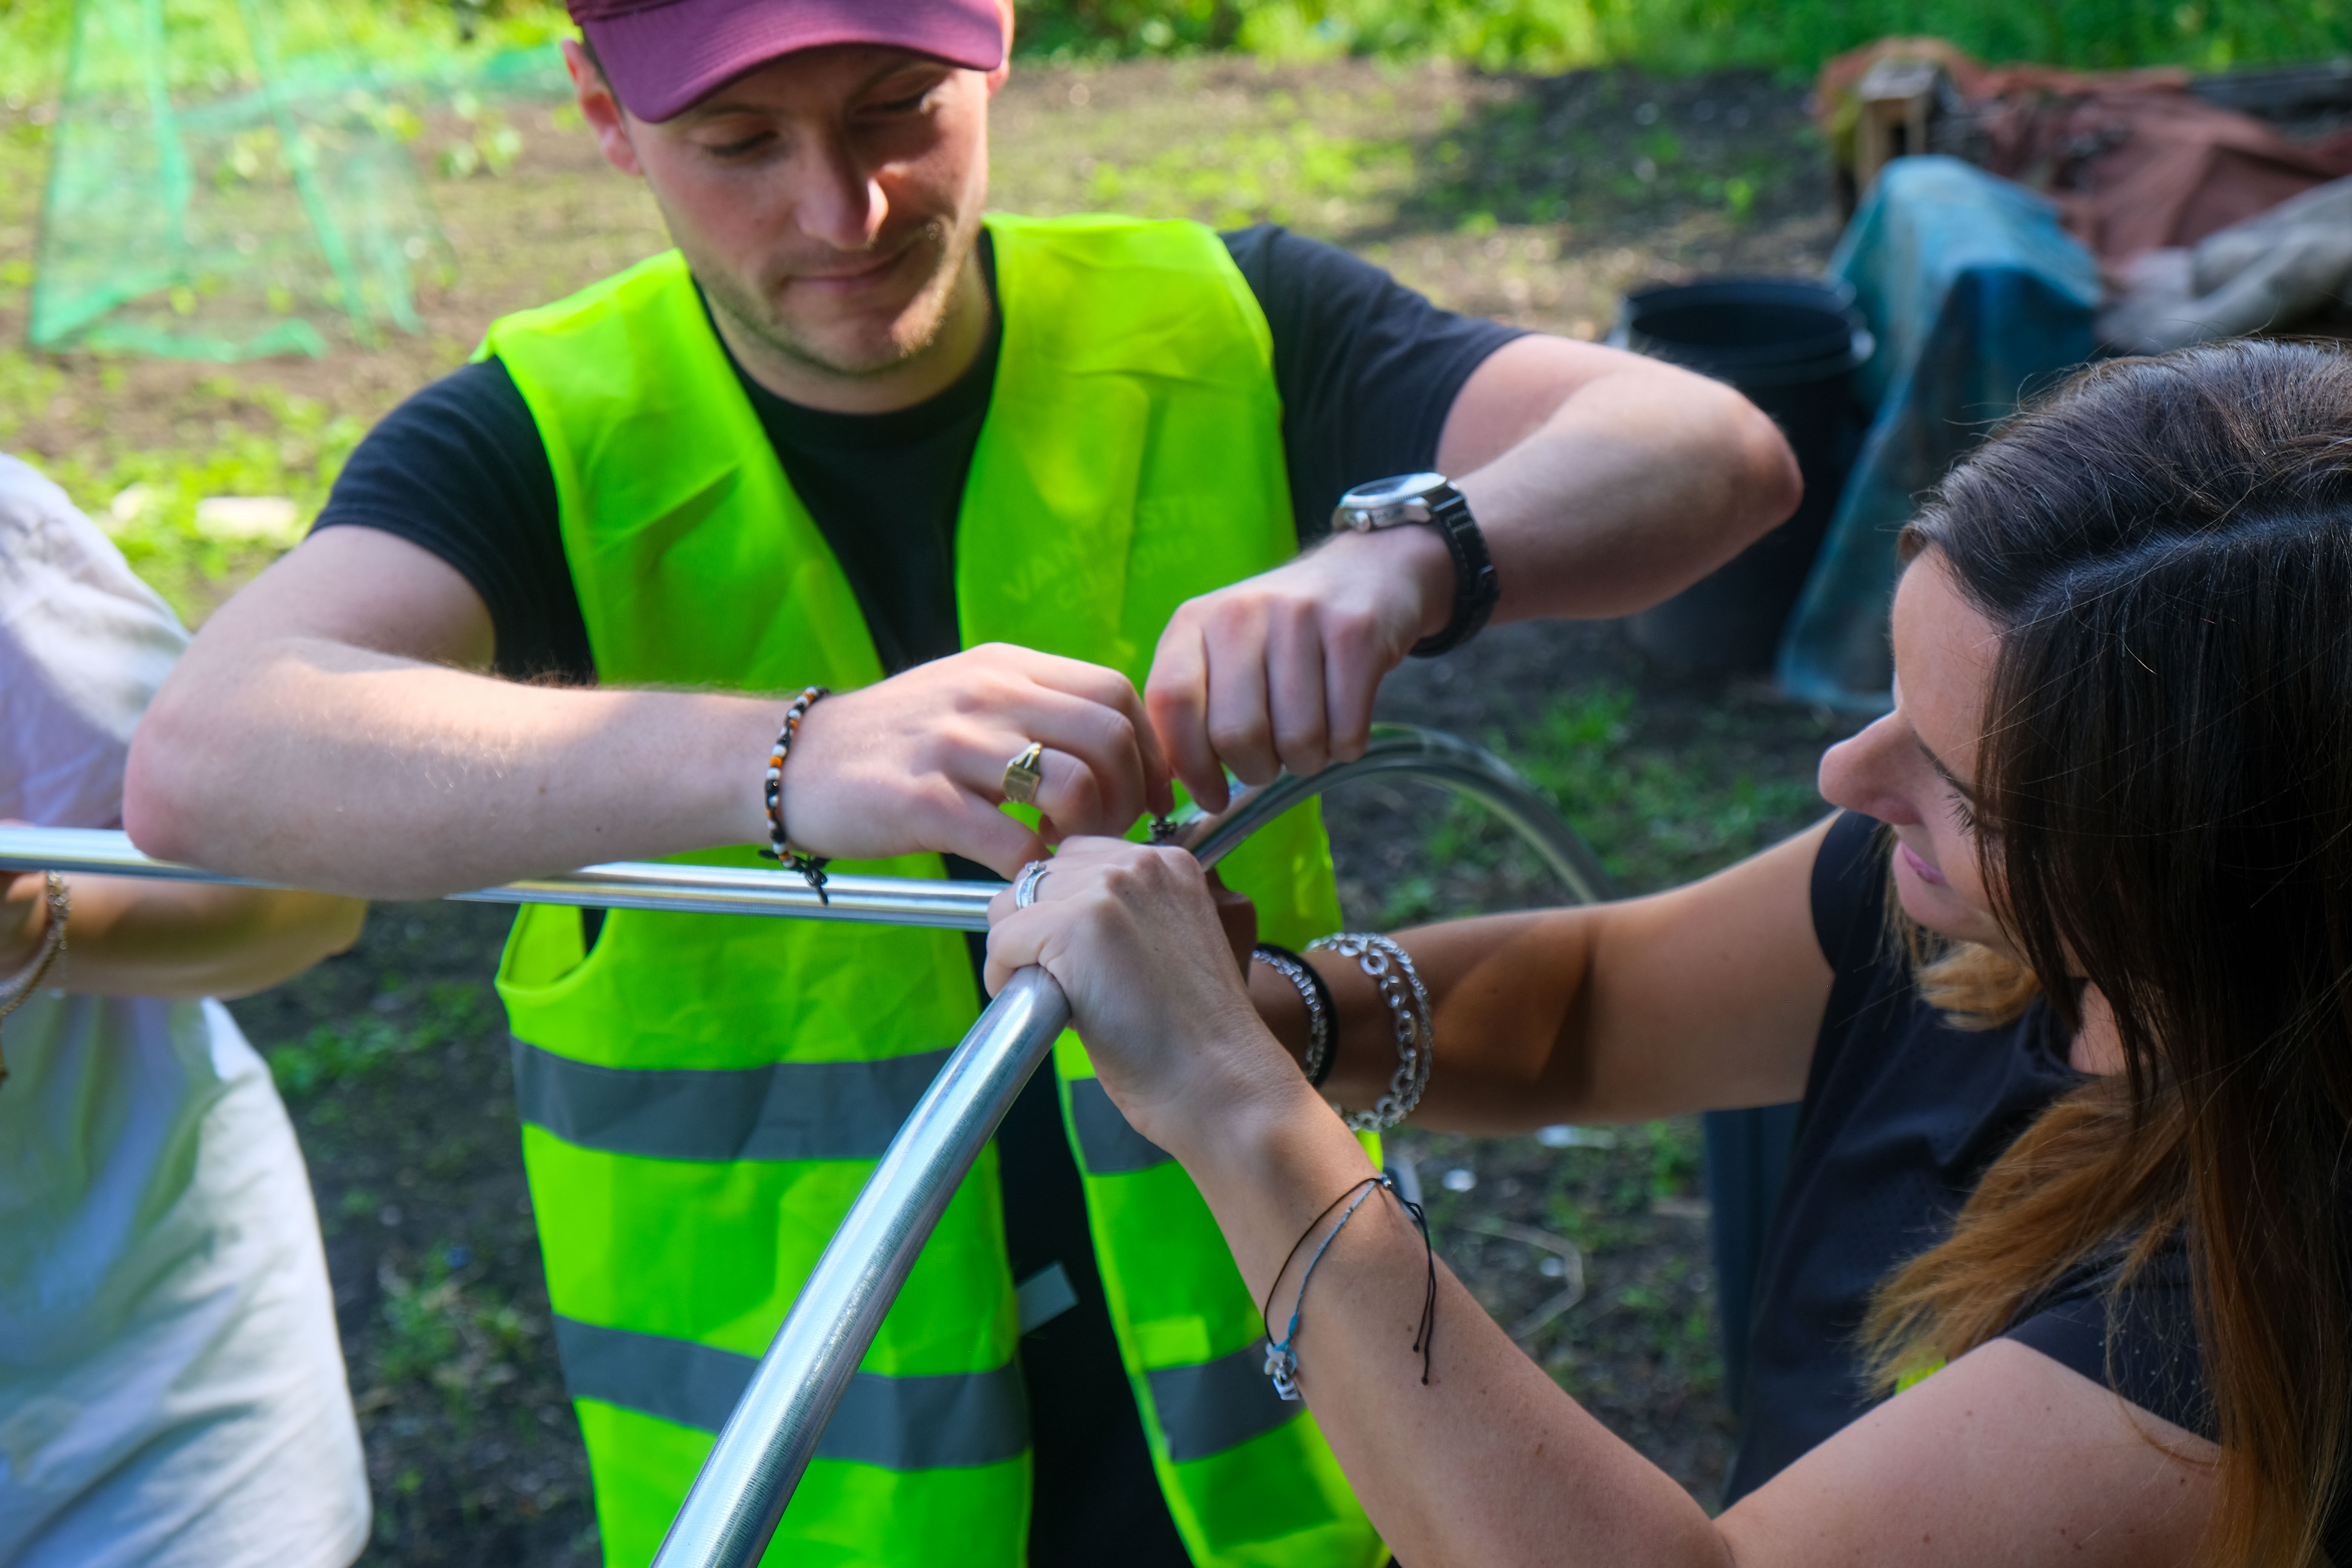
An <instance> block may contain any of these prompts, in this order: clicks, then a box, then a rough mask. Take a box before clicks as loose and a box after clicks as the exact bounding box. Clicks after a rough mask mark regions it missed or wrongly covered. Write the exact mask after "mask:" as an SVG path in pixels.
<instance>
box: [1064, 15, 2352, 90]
mask: <svg viewBox="0 0 2352 1568" xmlns="http://www.w3.org/2000/svg"><path fill="white" fill-rule="evenodd" d="M1019 16H1020V26H1021V28H1022V31H1023V35H1024V37H1023V46H1024V48H1026V49H1028V50H1032V51H1035V52H1041V53H1048V54H1052V53H1069V54H1100V55H1133V54H1152V53H1167V52H1171V51H1174V50H1184V49H1201V48H1222V47H1230V46H1238V47H1243V48H1247V49H1251V50H1254V51H1256V52H1258V53H1260V54H1264V55H1269V56H1275V57H1278V58H1301V57H1306V58H1314V57H1318V56H1328V55H1335V54H1374V55H1390V56H1415V55H1447V56H1451V57H1453V58H1456V59H1462V60H1466V61H1469V62H1471V63H1473V64H1475V65H1477V66H1480V67H1482V68H1486V69H1490V70H1507V69H1521V70H1559V69H1565V68H1571V67H1576V66H1588V65H1596V64H1601V63H1604V62H1608V61H1614V60H1625V61H1631V62H1633V63H1636V64H1639V65H1643V66H1644V67H1647V68H1652V69H1664V70H1696V69H1706V68H1713V67H1717V66H1727V65H1748V66H1764V67H1769V68H1778V69H1780V70H1785V71H1792V72H1799V73H1809V72H1811V70H1812V69H1814V68H1816V67H1818V66H1819V65H1820V64H1821V62H1822V61H1823V60H1824V59H1827V58H1830V57H1831V56H1832V55H1834V54H1837V53H1839V52H1840V51H1842V50H1845V49H1850V48H1853V47H1856V46H1857V45H1860V44H1865V43H1868V42H1870V41H1871V40H1872V39H1873V38H1877V37H1885V36H1887V35H1889V34H1897V33H1901V34H1933V35H1936V36H1938V37H1946V38H1949V39H1951V40H1952V41H1953V42H1954V43H1956V44H1958V45H1959V46H1960V47H1962V48H1964V49H1968V50H1969V51H1970V52H1972V53H1974V54H1977V55H1979V56H1980V57H1982V58H1987V59H1990V60H2015V59H2026V60H2040V61H2043V62H2047V63H2050V64H2054V65H2067V66H2076V67H2082V68H2117V67H2124V66H2137V65H2152V64H2167V65H2169V64H2181V65H2189V66H2194V67H2198V68H2206V69H2221V68H2226V67H2229V66H2231V65H2244V64H2249V63H2252V62H2257V61H2263V60H2276V59H2294V58H2323V57H2326V56H2330V55H2334V54H2336V53H2339V52H2341V51H2342V50H2343V48H2344V47H2345V31H2346V26H2347V22H2352V8H2347V3H2346V0H2202V3H2201V4H2200V3H2196V0H2189V3H2175V0H1782V3H1781V4H1780V5H1752V4H1743V3H1741V0H1026V3H1024V4H1022V5H1020V7H1019Z"/></svg>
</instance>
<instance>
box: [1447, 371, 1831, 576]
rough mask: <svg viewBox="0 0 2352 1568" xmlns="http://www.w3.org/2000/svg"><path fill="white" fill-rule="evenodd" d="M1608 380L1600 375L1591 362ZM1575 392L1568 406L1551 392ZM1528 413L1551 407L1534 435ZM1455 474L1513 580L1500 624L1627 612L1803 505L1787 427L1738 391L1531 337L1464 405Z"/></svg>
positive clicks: (1459, 408)
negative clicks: (1557, 389)
mask: <svg viewBox="0 0 2352 1568" xmlns="http://www.w3.org/2000/svg"><path fill="white" fill-rule="evenodd" d="M1598 354H1607V357H1606V358H1605V359H1602V360H1600V361H1598V362H1597V363H1598V364H1599V365H1600V366H1601V367H1602V369H1601V374H1579V373H1589V372H1590V371H1591V369H1592V367H1593V365H1594V364H1595V363H1596V362H1595V360H1594V358H1593V356H1595V355H1598ZM1561 384H1569V385H1570V386H1572V390H1570V391H1569V393H1568V395H1567V396H1566V397H1565V398H1564V399H1560V398H1559V397H1558V395H1557V393H1556V392H1554V393H1552V395H1550V396H1549V397H1548V396H1547V395H1546V393H1547V389H1548V388H1553V387H1557V386H1559V385H1561ZM1530 407H1549V408H1551V410H1552V412H1551V413H1550V414H1549V416H1548V417H1545V418H1544V419H1542V420H1541V422H1540V423H1539V424H1538V425H1537V426H1535V427H1534V428H1533V429H1532V430H1522V429H1521V428H1520V427H1519V426H1520V425H1522V424H1524V422H1525V418H1526V416H1525V415H1524V413H1523V412H1522V411H1524V410H1526V409H1528V408H1530ZM1440 459H1441V463H1442V464H1450V465H1452V467H1451V468H1449V471H1451V472H1455V473H1457V474H1458V476H1459V477H1458V478H1457V479H1456V480H1455V482H1456V484H1457V485H1458V486H1459V488H1460V489H1461V490H1462V492H1463V493H1464V495H1465V496H1467V497H1468V498H1469V500H1470V506H1471V510H1472V511H1473V512H1474V513H1475V515H1476V517H1477V519H1478V523H1479V528H1480V530H1481V531H1482V532H1483V533H1484V534H1485V535H1486V547H1487V550H1488V552H1489V553H1490V554H1492V556H1493V557H1494V560H1495V567H1496V575H1497V577H1498V578H1499V579H1500V581H1501V585H1502V601H1501V603H1500V604H1499V605H1497V606H1496V619H1497V620H1529V619H1537V618H1541V617H1545V616H1594V617H1598V616H1622V615H1629V614H1631V613H1633V611H1635V610H1639V609H1643V608H1645V607H1646V606H1648V605H1653V604H1655V603H1657V602H1658V601H1659V600H1660V599H1663V598H1665V597H1666V596H1668V595H1672V594H1674V593H1676V592H1678V591H1680V590H1681V589H1683V588H1685V587H1686V586H1688V585H1689V584H1692V583H1694V582H1696V581H1697V580H1698V579H1699V578H1700V577H1702V576H1704V575H1706V573H1708V572H1710V571H1712V570H1714V569H1715V568H1716V567H1717V566H1719V565H1721V564H1723V563H1725V562H1726V561H1728V560H1730V559H1731V557H1732V556H1734V555H1736V554H1738V552H1740V551H1741V550H1743V549H1745V548H1746V547H1747V546H1748V544H1749V543H1751V542H1754V541H1755V540H1756V539H1757V538H1759V536H1760V535H1762V534H1763V533H1764V532H1765V531H1767V530H1768V529H1769V528H1771V527H1773V526H1774V525H1775V524H1777V523H1779V522H1780V521H1783V520H1785V519H1786V518H1787V517H1788V515H1789V514H1790V512H1791V511H1793V510H1795V509H1796V505H1797V501H1798V500H1799V498H1800V497H1801V494H1802V488H1801V483H1800V481H1799V479H1798V475H1797V467H1796V459H1795V458H1794V457H1793V455H1791V453H1790V449H1789V445H1788V442H1787V441H1786V440H1785V439H1784V438H1783V437H1781V435H1780V431H1779V429H1778V428H1777V427H1776V426H1774V425H1773V424H1772V422H1771V420H1770V419H1769V418H1768V417H1767V416H1765V415H1764V414H1763V413H1762V412H1761V411H1759V409H1757V408H1756V407H1755V405H1752V404H1750V403H1749V402H1748V400H1747V399H1746V398H1744V397H1742V396H1740V395H1738V393H1737V392H1735V391H1733V390H1732V389H1731V388H1729V387H1727V386H1725V385H1723V384H1720V383H1717V382H1713V381H1708V380H1706V379H1705V378H1704V377H1701V376H1697V375H1694V374H1689V373H1687V372H1685V371H1681V370H1676V369H1675V368H1673V367H1671V366H1667V365H1663V364H1659V363H1655V362H1654V361H1648V360H1642V359H1638V358H1635V357H1633V356H1631V355H1617V354H1612V353H1607V351H1601V350H1595V349H1593V348H1592V347H1591V345H1589V344H1581V343H1562V342H1559V341H1557V340H1552V339H1539V338H1529V339H1521V340H1520V341H1519V342H1514V343H1511V344H1508V345H1507V346H1506V347H1505V348H1503V349H1502V350H1500V351H1498V352H1497V353H1496V354H1495V355H1494V356H1493V357H1492V358H1491V359H1490V360H1489V362H1488V363H1487V364H1486V365H1484V366H1482V367H1480V371H1479V373H1478V374H1476V375H1475V376H1474V377H1473V378H1472V380H1471V382H1470V384H1467V385H1465V388H1464V389H1463V393H1462V395H1461V397H1460V398H1458V399H1457V401H1456V404H1455V408H1454V414H1453V416H1451V417H1450V418H1449V419H1448V421H1447V425H1446V431H1445V438H1444V442H1443V443H1442V444H1441V451H1440Z"/></svg>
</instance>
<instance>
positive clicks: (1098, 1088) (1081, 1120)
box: [1070, 1078, 1176, 1176]
mask: <svg viewBox="0 0 2352 1568" xmlns="http://www.w3.org/2000/svg"><path fill="white" fill-rule="evenodd" d="M1070 1125H1071V1127H1073V1128H1074V1129H1076V1131H1077V1134H1078V1152H1079V1153H1080V1154H1082V1155H1084V1156H1085V1158H1086V1162H1087V1173H1088V1174H1090V1175H1096V1176H1124V1175H1128V1174H1129V1173H1133V1172H1136V1171H1148V1170H1150V1169H1151V1167H1152V1166H1154V1165H1164V1164H1166V1163H1168V1162H1169V1161H1171V1160H1172V1159H1174V1158H1175V1157H1176V1156H1175V1155H1173V1154H1171V1153H1170V1152H1168V1151H1167V1150H1165V1149H1162V1148H1161V1147H1160V1145H1159V1144H1157V1143H1154V1142H1152V1141H1151V1140H1150V1139H1149V1138H1146V1137H1145V1136H1144V1135H1143V1134H1142V1133H1140V1132H1138V1131H1136V1130H1135V1128H1134V1127H1133V1126H1132V1125H1131V1124H1130V1123H1129V1121H1128V1120H1127V1117H1126V1115H1125V1114H1124V1113H1123V1112H1121V1111H1120V1110H1119V1108H1118V1106H1116V1105H1114V1104H1112V1103H1111V1098H1110V1091H1109V1090H1108V1089H1105V1088H1103V1086H1102V1082H1101V1080H1100V1079H1091V1078H1074V1079H1070Z"/></svg>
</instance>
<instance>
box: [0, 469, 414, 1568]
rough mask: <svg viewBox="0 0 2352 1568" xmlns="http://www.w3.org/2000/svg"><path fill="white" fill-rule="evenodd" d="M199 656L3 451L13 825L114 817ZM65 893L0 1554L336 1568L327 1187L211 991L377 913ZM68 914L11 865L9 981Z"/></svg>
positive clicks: (305, 896)
mask: <svg viewBox="0 0 2352 1568" xmlns="http://www.w3.org/2000/svg"><path fill="white" fill-rule="evenodd" d="M186 641H187V634H186V632H184V630H182V629H181V627H180V625H179V623H178V622H177V621H176V620H175V619H174V618H173V615H172V612H171V611H170V609H168V608H167V607H166V606H165V605H164V604H163V601H162V600H161V599H159V598H157V597H156V596H155V595H154V594H153V592H152V591H151V590H150V589H149V588H147V587H146V585H145V584H142V583H141V582H140V581H139V579H138V578H137V577H136V576H134V575H133V574H132V573H131V569H130V567H129V565H128V564H127V563H125V562H124V560H123V558H122V556H121V552H118V551H117V550H116V549H115V548H114V546H113V545H112V544H111V543H110V542H109V541H108V540H107V539H106V537H105V536H104V535H103V534H101V533H100V532H99V531H98V530H97V529H96V528H95V527H93V526H92V525H91V524H90V522H89V520H88V519H87V518H85V517H83V516H82V515H81V513H79V511H77V510H74V508H73V506H72V504H71V503H70V502H69V501H68V500H67V499H66V497H65V494H64V492H62V491H61V490H59V489H58V488H57V487H56V486H55V485H53V484H51V483H49V482H48V481H47V479H43V478H42V477H41V476H40V475H39V474H38V473H37V472H36V471H35V470H34V469H32V468H29V467H27V466H26V464H24V463H22V462H19V461H17V460H16V459H15V458H5V457H0V818H6V819H10V820H14V821H18V822H31V823H36V824H40V825H43V826H69V827H110V826H117V825H118V824H119V822H120V819H121V789H122V766H123V757H124V754H125V752H126V751H127V749H128V746H129V743H130V739H131V728H132V726H133V725H134V724H135V723H136V722H137V721H138V719H139V715H140V712H141V710H142V709H143V708H144V707H145V706H146V703H147V700H148V698H149V697H150V696H152V693H153V691H154V689H155V687H156V685H157V684H158V683H159V682H161V681H162V679H163V676H164V674H165V672H167V671H168V670H169V669H170V668H171V667H172V663H173V660H174V659H175V658H177V657H178V655H179V652H180V649H181V648H182V647H184V645H185V644H186ZM66 890H67V893H68V898H69V900H70V902H69V906H68V917H67V921H66V926H65V931H64V936H65V948H64V952H63V953H62V955H61V956H60V957H59V958H58V961H57V962H56V963H53V964H52V966H51V967H50V968H49V969H48V971H47V973H44V974H42V975H41V976H40V977H39V978H40V985H39V988H38V989H35V990H33V991H32V992H31V994H29V995H27V996H26V997H25V999H24V1001H23V1003H22V1005H20V1006H18V1007H17V1008H16V1011H14V1012H13V1013H11V1014H9V1015H8V1016H6V1018H5V1021H0V1059H5V1066H6V1070H7V1076H6V1078H5V1080H0V1568H116V1565H118V1564H119V1565H122V1568H129V1565H131V1564H138V1565H140V1568H263V1565H265V1564H267V1565H268V1568H343V1565H344V1564H347V1563H350V1562H352V1560H353V1559H354V1558H356V1557H357V1556H358V1555H359V1554H360V1552H361V1551H362V1549H363V1548H364V1547H365V1545H366V1544H367V1539H368V1528H369V1504H368V1491H367V1474H366V1468H365V1466H364V1463H363V1461H362V1454H361V1449H360V1438H359V1426H358V1423H357V1421H356V1419H355V1418H354V1417H353V1415H352V1401H351V1390H350V1387H349V1384H348V1383H347V1382H346V1380H345V1377H344V1373H343V1364H342V1353H341V1345H340V1344H339V1342H338V1341H337V1338H336V1332H335V1319H334V1305H333V1300H332V1297H331V1293H330V1291H329V1288H328V1283H327V1270H326V1259H325V1254H324V1252H323V1250H322V1249H321V1247H320V1239H319V1222H318V1215H317V1212H316V1210H315V1208H314V1207H313V1205H312V1202H311V1197H310V1178H309V1175H308V1173H306V1171H305V1170H304V1168H303V1163H302V1154H301V1151H300V1149H299V1147H298V1146H297V1144H296V1142H295V1140H294V1130H293V1127H292V1125H291V1124H290V1123H289V1121H287V1117H286V1111H285V1108H284V1107H283V1106H282V1105H281V1104H280V1103H279V1102H278V1095H277V1091H276V1089H274V1088H273V1087H272V1085H271V1083H270V1079H269V1071H268V1068H267V1067H266V1066H265V1065H264V1064H263V1062H262V1061H261V1059H260V1058H259V1057H258V1056H257V1055H256V1054H255V1052H254V1050H253V1047H251V1046H249V1045H248V1044H247V1042H246V1040H245V1037H243V1036H242V1035H240V1034H239V1033H238V1032H237V1027H236V1023H235V1022H234V1021H233V1020H231V1018H230V1017H229V1015H228V1013H227V1010H226V1009H225V1008H224V1007H223V1006H222V1005H220V1003H219V1002H218V1001H215V1000H210V999H208V998H212V997H216V996H222V995H239V994H247V993H250V992H254V991H258V990H262V989H264V988H266V987H268V986H270V985H274V984H278V982H280V981H282V980H284V979H286V978H288V977H289V976H290V975H292V974H295V973H298V972H299V971H301V970H303V969H305V968H308V967H309V966H310V964H312V963H316V962H318V961H319V960H320V959H321V958H323V957H325V956H327V955H328V954H330V953H333V952H341V950H343V949H344V948H346V947H348V946H350V945H351V943H352V941H353V940H354V939H356V937H357V936H358V934H359V930H360V923H361V921H362V917H363V915H364V912H365V906H364V905H362V904H360V903H358V902H355V901H353V900H345V899H334V898H327V897H324V896H321V895H317V894H310V893H284V892H273V891H265V890H262V889H247V888H222V887H210V886H199V885H195V884H182V883H168V882H155V881H145V880H137V879H120V878H103V877H73V878H70V879H68V882H67V889H66ZM53 919H54V915H53V912H52V909H51V901H50V900H49V898H48V896H47V881H46V879H45V878H44V876H43V875H42V874H41V873H39V872H29V873H25V874H20V875H14V876H11V875H10V874H7V873H0V995H6V994H13V993H14V992H16V990H19V989H21V981H22V980H23V979H25V978H28V977H29V976H30V974H31V973H32V966H33V965H34V964H35V963H37V959H38V957H39V956H40V954H41V953H42V952H44V951H45V949H46V947H47V945H48V944H49V942H50V939H51V935H52V933H51V931H50V929H49V928H50V923H51V921H52V920H53ZM12 977H13V978H16V979H17V980H18V981H19V984H18V985H16V986H11V985H10V984H8V981H9V980H10V979H11V978H12Z"/></svg>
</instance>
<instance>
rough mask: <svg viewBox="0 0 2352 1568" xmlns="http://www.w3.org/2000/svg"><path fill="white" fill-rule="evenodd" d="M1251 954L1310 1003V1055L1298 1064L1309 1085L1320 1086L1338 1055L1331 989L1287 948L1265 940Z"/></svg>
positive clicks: (1312, 967)
mask: <svg viewBox="0 0 2352 1568" xmlns="http://www.w3.org/2000/svg"><path fill="white" fill-rule="evenodd" d="M1250 956H1251V957H1252V958H1254V959H1255V960H1256V961H1257V962H1258V963H1263V964H1265V966H1266V967H1267V968H1268V969H1271V970H1273V971H1274V972H1275V973H1276V974H1279V975H1281V976H1282V977H1283V978H1284V979H1285V980H1287V981H1289V982H1290V983H1291V984H1293V985H1296V986H1297V987H1298V999H1299V1000H1300V1001H1301V1002H1304V1003H1306V1004H1307V1055H1306V1057H1305V1058H1302V1059H1301V1060H1300V1062H1299V1064H1298V1065H1299V1068H1300V1070H1301V1071H1303V1072H1305V1073H1306V1075H1307V1087H1308V1088H1309V1089H1321V1088H1322V1087H1323V1080H1324V1079H1328V1078H1329V1077H1330V1076H1331V1063H1332V1062H1333V1060H1335V1059H1336V1058H1338V1056H1339V1053H1338V1052H1337V1051H1335V1050H1333V1049H1332V1048H1331V1046H1332V1039H1331V1036H1332V1033H1333V1030H1332V1026H1331V1025H1332V1018H1333V1016H1334V1009H1333V1008H1332V1005H1331V988H1330V987H1329V986H1328V985H1326V984H1323V977H1322V976H1321V975H1319V974H1318V973H1315V966H1314V965H1313V964H1311V963H1307V961H1306V960H1305V959H1303V958H1301V957H1299V956H1298V955H1297V953H1295V952H1291V951H1290V950H1289V949H1288V948H1286V947H1279V946H1276V944H1275V943H1273V942H1259V943H1258V944H1257V946H1255V947H1254V948H1252V949H1251V950H1250Z"/></svg>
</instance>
